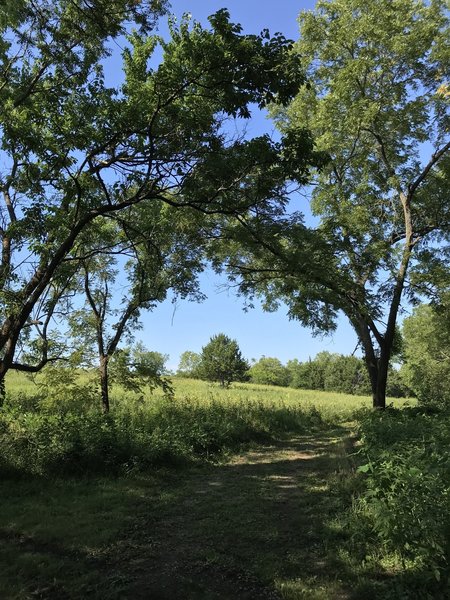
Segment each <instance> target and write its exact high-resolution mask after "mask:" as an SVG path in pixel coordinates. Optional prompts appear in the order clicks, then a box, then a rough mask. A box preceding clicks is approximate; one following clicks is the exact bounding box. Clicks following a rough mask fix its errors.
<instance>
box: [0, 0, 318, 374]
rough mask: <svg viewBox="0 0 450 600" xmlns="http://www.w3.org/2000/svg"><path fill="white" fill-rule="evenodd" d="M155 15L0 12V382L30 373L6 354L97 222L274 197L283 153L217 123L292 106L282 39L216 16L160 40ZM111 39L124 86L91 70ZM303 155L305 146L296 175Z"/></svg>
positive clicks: (71, 9)
mask: <svg viewBox="0 0 450 600" xmlns="http://www.w3.org/2000/svg"><path fill="white" fill-rule="evenodd" d="M163 8H164V3H163V2H159V1H156V0H155V1H154V2H148V1H143V2H135V1H131V0H112V1H111V2H108V3H106V2H105V1H104V0H94V1H93V2H90V3H86V2H84V1H82V0H74V1H72V0H71V1H69V0H43V1H42V2H25V1H22V2H18V3H11V2H8V3H7V4H6V5H5V6H4V7H2V9H1V13H0V30H1V33H2V36H1V39H2V42H0V78H1V79H0V126H1V131H2V140H1V146H0V154H1V161H0V164H1V170H0V190H1V194H2V202H3V208H2V210H1V211H0V236H1V238H2V254H1V264H0V300H1V302H0V306H1V322H0V382H1V381H2V380H3V379H4V376H5V374H6V372H7V371H8V370H9V369H10V368H12V367H13V368H17V369H21V370H27V371H36V370H38V369H39V368H41V366H42V361H38V363H34V364H24V363H21V362H18V361H17V360H16V349H17V347H18V344H19V345H20V340H21V337H22V336H23V335H24V334H28V331H29V325H30V322H31V320H32V313H33V310H34V308H35V307H36V306H37V305H38V304H39V302H40V300H41V298H42V297H43V295H45V294H46V293H47V290H48V289H49V286H52V283H53V281H54V280H55V278H57V277H59V276H60V273H61V270H63V269H64V268H65V266H66V264H67V261H68V260H72V258H71V256H70V255H71V253H72V252H73V249H74V248H75V246H76V245H77V241H78V239H79V237H80V235H81V234H82V232H84V231H85V230H86V229H87V228H88V227H89V226H90V225H91V224H92V223H93V222H94V221H96V220H102V219H108V218H111V217H112V216H114V215H116V216H121V215H123V216H124V217H123V218H125V216H126V215H127V214H130V213H129V212H128V213H127V211H129V210H130V208H133V207H137V206H139V205H144V206H149V205H152V204H153V203H161V202H162V203H166V204H168V205H170V206H173V207H174V208H176V209H179V210H180V211H184V210H190V211H192V210H194V211H197V212H198V214H199V215H206V216H213V215H218V214H227V215H235V214H240V213H241V212H244V211H246V210H248V208H249V207H250V206H259V205H260V206H261V207H263V206H264V205H265V204H266V203H267V198H271V199H273V198H280V197H281V196H282V194H283V189H284V180H285V175H286V169H287V159H286V160H285V159H284V158H283V156H282V148H283V143H282V142H280V143H278V142H277V143H275V142H272V141H271V140H270V139H269V138H268V137H267V136H263V137H260V138H254V139H245V136H243V135H242V136H237V137H234V139H233V137H232V136H231V134H230V135H228V136H227V135H226V133H225V131H226V128H225V122H226V120H227V119H228V120H230V119H231V120H233V119H235V118H236V117H239V119H243V120H245V119H248V118H249V117H250V116H251V110H250V108H251V106H252V105H255V104H256V105H258V106H259V107H261V108H262V107H264V106H266V105H267V104H268V103H270V102H279V103H281V104H286V103H287V102H288V101H289V100H290V99H292V97H293V95H294V94H295V93H296V91H297V89H298V86H299V83H301V81H302V80H303V75H302V73H301V70H300V69H299V63H298V60H297V59H296V57H295V56H294V55H292V53H291V52H290V49H291V43H290V42H288V41H287V40H285V39H284V38H283V37H282V36H279V35H278V36H276V37H274V38H270V36H269V35H268V34H267V32H264V33H263V35H261V36H253V35H242V33H241V28H240V27H239V26H237V25H233V24H231V23H230V22H229V20H228V13H227V12H226V11H219V12H218V13H217V14H216V15H214V16H212V17H210V23H211V29H210V30H208V29H203V28H202V27H200V25H198V24H192V25H191V24H190V23H189V22H188V21H187V20H184V21H183V22H182V23H181V24H180V25H179V26H176V25H175V24H172V27H171V39H170V40H169V41H163V40H161V38H159V37H158V36H155V35H149V32H150V31H151V29H152V27H153V25H154V23H155V20H156V19H157V17H158V15H159V14H160V13H161V11H162V9H163ZM74 24H75V25H74ZM133 26H134V28H133ZM129 31H131V33H127V32H129ZM119 35H121V36H123V38H124V40H126V42H124V43H125V49H124V51H123V74H124V83H123V84H121V85H120V86H118V87H117V88H112V87H109V86H108V85H106V83H105V81H104V75H103V67H102V61H103V59H104V58H105V57H106V56H108V55H110V54H111V52H112V48H114V47H117V46H115V42H114V40H115V38H117V36H119ZM157 46H160V48H161V50H162V59H161V61H160V63H159V64H155V65H154V66H153V64H152V62H151V61H152V59H153V60H154V62H155V63H156V60H155V59H154V58H153V55H154V52H155V50H156V47H157ZM239 122H242V121H236V124H238V123H239ZM310 150H311V145H310V144H309V142H308V141H307V140H306V141H305V144H304V145H303V147H302V152H303V154H302V156H303V157H304V163H303V167H302V168H303V169H306V168H307V165H308V164H309V163H308V161H309V155H308V152H309V151H310ZM297 158H298V157H297ZM300 170H301V168H300ZM131 214H132V213H131ZM205 218H206V217H205ZM201 227H202V225H201V220H200V222H199V228H201ZM43 358H44V359H45V360H46V357H45V356H44V357H43ZM45 360H44V362H45Z"/></svg>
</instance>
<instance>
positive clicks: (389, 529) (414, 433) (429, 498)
mask: <svg viewBox="0 0 450 600" xmlns="http://www.w3.org/2000/svg"><path fill="white" fill-rule="evenodd" d="M360 429H361V436H362V449H361V452H362V453H363V454H364V456H365V459H366V463H365V464H364V465H362V466H361V467H360V468H359V471H360V472H361V473H363V474H364V478H365V485H366V489H365V491H364V493H363V495H362V499H360V504H359V505H358V508H357V510H359V511H360V514H361V516H362V515H363V514H364V515H365V518H367V517H368V518H370V521H371V526H372V527H373V529H374V531H375V532H376V535H377V536H378V538H379V540H380V541H381V543H382V544H384V546H385V548H386V549H388V550H390V551H395V552H397V553H398V554H399V555H400V556H401V557H402V559H403V561H404V562H403V566H404V568H405V566H406V563H405V561H407V560H408V561H410V567H409V568H410V569H412V570H414V569H415V570H422V571H425V572H426V574H427V577H428V580H429V582H430V586H431V589H436V594H437V591H438V590H439V589H441V590H442V589H447V588H446V586H447V585H448V573H449V560H450V544H449V540H450V478H449V473H450V469H449V467H450V465H449V460H448V453H447V451H446V447H447V445H448V439H449V436H450V418H449V415H448V414H446V413H431V414H427V413H424V412H423V411H421V410H418V409H404V410H402V411H397V410H393V409H390V410H388V411H387V412H386V413H385V414H368V413H366V414H365V415H361V419H360ZM433 581H434V583H433ZM435 597H440V596H439V595H436V596H435Z"/></svg>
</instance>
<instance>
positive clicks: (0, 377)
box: [0, 373, 6, 408]
mask: <svg viewBox="0 0 450 600" xmlns="http://www.w3.org/2000/svg"><path fill="white" fill-rule="evenodd" d="M5 398H6V388H5V374H4V373H0V408H2V406H3V404H4V403H5Z"/></svg>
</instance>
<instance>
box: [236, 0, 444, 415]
mask: <svg viewBox="0 0 450 600" xmlns="http://www.w3.org/2000/svg"><path fill="white" fill-rule="evenodd" d="M300 25H301V38H300V41H299V42H298V43H297V45H296V52H298V54H299V56H300V57H301V61H302V65H303V67H304V68H305V70H306V72H307V76H308V84H307V85H305V86H304V87H303V88H302V89H301V91H300V92H299V94H298V95H297V97H296V98H295V100H294V101H293V102H292V104H291V105H290V107H289V108H288V110H281V111H279V110H278V109H274V115H275V116H276V118H277V120H278V124H279V126H280V128H281V130H282V131H283V132H284V134H285V135H286V136H289V135H290V134H291V135H292V134H293V132H296V131H297V130H298V128H299V126H303V127H307V128H309V129H310V130H311V132H312V134H313V136H314V139H315V145H316V150H317V151H318V152H323V153H325V154H326V155H328V163H327V164H326V165H325V166H324V168H323V169H322V170H321V171H320V172H318V173H317V176H316V177H315V179H314V180H313V181H312V192H311V197H312V200H311V208H312V212H313V214H314V215H315V216H316V217H317V218H318V221H319V225H318V226H316V227H306V226H305V224H304V221H303V219H302V218H301V215H300V216H299V215H297V214H291V215H289V214H285V215H283V216H282V217H281V218H278V220H277V219H273V218H266V219H262V218H260V217H259V218H256V219H255V218H254V216H252V215H248V216H247V217H246V218H245V219H242V220H241V226H240V227H239V228H237V227H236V226H233V227H230V228H229V231H228V234H227V235H228V237H230V238H232V239H233V240H235V241H234V242H233V244H231V250H230V246H229V248H228V250H227V251H225V253H228V264H229V271H230V273H231V274H232V276H234V277H235V278H236V279H237V280H238V281H239V282H240V283H239V285H240V289H241V291H242V292H244V293H246V294H250V295H251V294H256V295H258V294H259V295H261V296H263V297H264V298H265V301H266V305H267V306H268V307H269V308H271V307H273V306H274V305H276V302H277V301H278V300H279V299H280V298H281V299H282V300H284V301H285V302H286V303H287V305H288V307H289V315H290V316H291V317H292V318H296V319H299V320H301V321H302V322H303V323H304V324H306V325H308V326H312V327H314V328H316V329H317V330H321V331H333V330H334V328H335V323H336V317H337V315H338V313H339V312H340V311H342V312H343V313H344V314H345V315H346V316H347V318H348V319H349V321H350V323H351V324H352V326H353V328H354V330H355V332H356V334H357V336H358V338H359V341H360V344H361V346H362V349H363V352H364V357H365V362H366V366H367V369H368V373H369V376H370V381H371V388H372V393H373V404H374V407H377V408H384V406H385V396H386V383H387V375H388V369H389V361H390V358H391V355H392V352H393V350H394V349H395V341H396V323H397V320H398V315H399V311H400V310H401V303H402V299H404V298H405V296H406V297H407V298H408V297H411V296H414V295H415V294H417V293H430V291H431V287H432V286H431V285H430V284H431V282H432V281H434V282H437V278H436V277H434V275H436V274H437V273H440V272H442V270H445V269H447V265H446V260H447V255H448V250H449V246H448V241H449V233H450V205H449V203H448V183H449V167H450V156H449V154H450V153H449V150H450V139H449V122H450V120H449V110H448V109H449V97H448V96H449V94H448V81H449V79H450V75H449V64H450V61H449V46H448V35H449V30H448V13H447V12H446V7H445V2H444V1H441V0H432V1H431V2H425V1H422V0H369V1H368V0H331V1H320V2H318V4H317V7H316V10H315V11H314V12H303V13H301V15H300ZM239 239H241V240H244V241H245V243H244V245H242V244H241V245H239V244H238V243H237V241H238V240H239Z"/></svg>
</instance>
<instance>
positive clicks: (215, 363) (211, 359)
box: [199, 333, 249, 387]
mask: <svg viewBox="0 0 450 600" xmlns="http://www.w3.org/2000/svg"><path fill="white" fill-rule="evenodd" d="M248 368H249V365H248V363H247V361H246V360H245V359H244V358H243V357H242V354H241V351H240V350H239V346H238V343H237V342H236V340H232V339H231V338H229V337H228V336H226V335H225V334H223V333H219V334H218V335H214V336H213V337H212V338H211V339H210V341H209V343H208V344H206V346H204V347H203V348H202V352H201V363H200V366H199V373H200V376H201V378H202V379H207V380H208V381H218V382H219V383H220V385H221V386H222V387H228V386H229V385H230V383H231V382H232V381H242V380H243V379H244V378H245V375H246V373H247V371H248Z"/></svg>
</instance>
